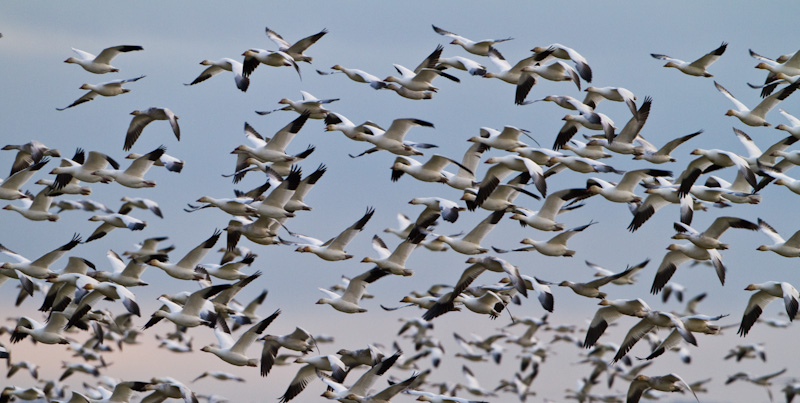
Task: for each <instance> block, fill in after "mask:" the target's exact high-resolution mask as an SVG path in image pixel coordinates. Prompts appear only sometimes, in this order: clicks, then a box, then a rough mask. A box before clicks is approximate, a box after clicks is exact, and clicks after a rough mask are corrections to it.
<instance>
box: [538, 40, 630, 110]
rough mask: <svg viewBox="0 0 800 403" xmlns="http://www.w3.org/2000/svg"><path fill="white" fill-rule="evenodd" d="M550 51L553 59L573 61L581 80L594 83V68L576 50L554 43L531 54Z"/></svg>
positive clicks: (540, 47)
mask: <svg viewBox="0 0 800 403" xmlns="http://www.w3.org/2000/svg"><path fill="white" fill-rule="evenodd" d="M548 51H549V52H550V53H549V54H550V56H551V57H555V58H559V59H565V60H572V62H573V63H575V67H576V68H577V70H578V73H579V74H580V75H581V78H583V79H584V80H586V82H588V83H590V82H592V68H591V67H589V62H587V61H586V58H585V57H583V56H582V55H581V54H580V53H578V52H577V51H576V50H575V49H572V48H569V47H566V46H564V45H562V44H560V43H553V44H550V45H548V46H537V47H535V48H533V49H531V52H533V53H542V52H548ZM634 109H636V108H634Z"/></svg>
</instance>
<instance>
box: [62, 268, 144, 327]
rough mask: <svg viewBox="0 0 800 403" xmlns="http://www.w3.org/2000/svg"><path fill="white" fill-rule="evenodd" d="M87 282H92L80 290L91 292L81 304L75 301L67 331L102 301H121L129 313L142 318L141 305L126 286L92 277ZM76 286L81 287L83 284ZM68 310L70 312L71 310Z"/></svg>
mask: <svg viewBox="0 0 800 403" xmlns="http://www.w3.org/2000/svg"><path fill="white" fill-rule="evenodd" d="M85 280H92V281H87V282H85V284H84V285H83V286H82V287H79V288H83V289H85V290H90V291H89V293H88V294H86V295H85V296H84V297H82V298H81V299H80V302H78V301H73V304H74V310H72V315H71V316H70V318H69V322H67V325H66V328H67V329H69V328H70V327H72V326H75V325H76V324H77V323H78V322H80V321H81V319H82V318H83V317H84V316H85V315H86V314H88V313H89V311H91V310H92V305H95V303H97V302H98V301H100V300H101V299H108V300H113V301H116V300H120V301H121V302H122V305H123V306H124V307H125V309H127V310H128V312H130V313H131V314H133V315H136V316H140V311H139V304H138V303H136V296H135V295H134V294H133V293H132V292H131V291H130V290H129V289H127V288H126V287H125V286H122V285H119V284H116V283H109V282H103V281H97V280H94V279H92V278H91V277H89V278H88V279H85ZM76 284H77V285H80V284H82V282H78V283H76ZM67 310H69V308H68V309H67ZM65 311H66V310H65Z"/></svg>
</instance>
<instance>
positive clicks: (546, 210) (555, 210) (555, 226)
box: [510, 188, 587, 231]
mask: <svg viewBox="0 0 800 403" xmlns="http://www.w3.org/2000/svg"><path fill="white" fill-rule="evenodd" d="M586 195H587V191H586V189H584V188H575V189H563V190H559V191H558V192H554V193H550V194H549V195H548V196H547V197H546V198H545V199H544V203H543V204H542V207H541V208H540V209H539V211H532V210H529V209H527V208H524V207H516V208H515V209H514V211H513V212H514V214H512V215H511V217H510V218H511V219H512V220H518V221H519V223H520V225H522V226H523V227H524V226H526V225H530V226H531V227H533V228H536V229H538V230H540V231H563V230H564V224H561V223H557V222H556V216H557V215H559V214H561V213H563V212H564V211H568V210H572V209H574V208H577V207H579V206H580V205H576V206H570V207H567V208H562V206H564V203H566V202H567V201H569V200H572V199H576V198H581V197H584V196H586Z"/></svg>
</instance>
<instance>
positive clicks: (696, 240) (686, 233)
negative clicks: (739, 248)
mask: <svg viewBox="0 0 800 403" xmlns="http://www.w3.org/2000/svg"><path fill="white" fill-rule="evenodd" d="M728 228H743V229H749V230H751V231H756V230H758V229H759V226H758V225H757V224H755V223H752V222H750V221H747V220H744V219H741V218H738V217H717V218H716V219H715V220H714V222H712V223H711V225H710V226H709V227H708V228H707V229H706V230H705V231H703V232H699V231H697V230H695V229H694V228H692V227H690V226H688V225H686V224H684V223H681V222H676V223H675V229H676V230H677V231H678V233H677V234H675V235H674V236H673V237H672V239H688V240H689V241H690V242H691V243H693V244H695V245H697V246H699V247H701V248H704V249H728V246H729V245H728V244H725V243H722V242H720V241H719V237H720V236H721V235H722V233H724V232H725V231H726V230H727V229H728Z"/></svg>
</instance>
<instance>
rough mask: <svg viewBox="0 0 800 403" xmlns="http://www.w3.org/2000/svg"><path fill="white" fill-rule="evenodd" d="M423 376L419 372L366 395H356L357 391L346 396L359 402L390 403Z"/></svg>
mask: <svg viewBox="0 0 800 403" xmlns="http://www.w3.org/2000/svg"><path fill="white" fill-rule="evenodd" d="M419 376H421V375H420V374H418V373H415V374H414V375H411V376H410V377H408V378H406V379H405V380H402V381H399V382H397V383H393V384H391V385H389V386H387V387H385V388H383V389H382V390H380V391H378V392H374V393H372V392H371V393H370V394H367V395H364V396H359V395H356V394H355V393H350V394H348V395H347V396H346V399H347V400H352V401H356V402H358V403H390V401H391V399H392V398H393V397H395V396H396V395H397V394H399V393H400V392H403V391H404V390H406V389H408V388H410V387H411V385H412V384H414V383H415V382H416V381H417V378H418V377H419Z"/></svg>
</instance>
